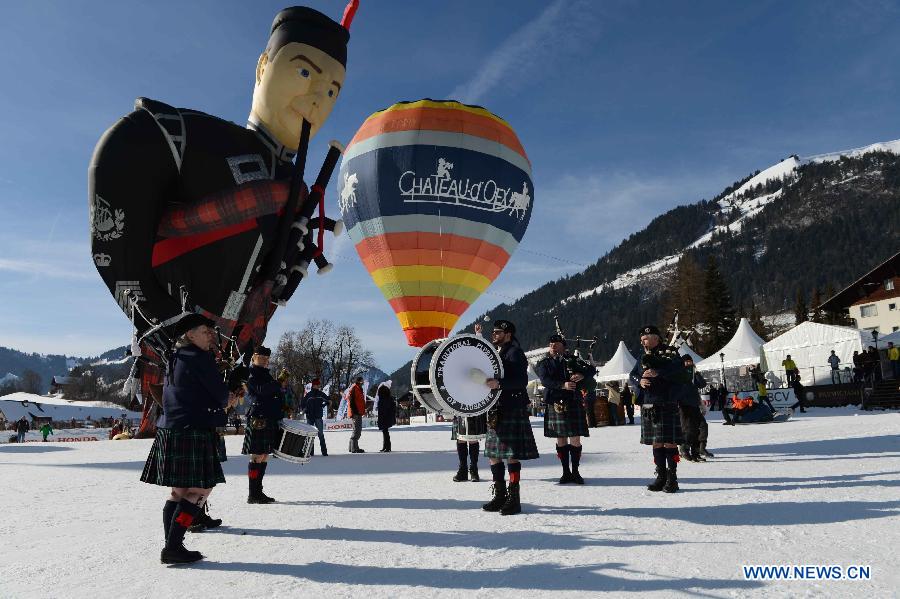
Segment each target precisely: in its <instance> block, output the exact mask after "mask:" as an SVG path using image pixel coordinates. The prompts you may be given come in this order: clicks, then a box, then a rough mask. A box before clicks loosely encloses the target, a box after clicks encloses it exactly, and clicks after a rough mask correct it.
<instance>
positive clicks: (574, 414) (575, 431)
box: [544, 394, 591, 439]
mask: <svg viewBox="0 0 900 599" xmlns="http://www.w3.org/2000/svg"><path fill="white" fill-rule="evenodd" d="M544 436H545V437H550V438H551V439H558V438H560V437H590V436H591V433H590V430H589V429H588V426H587V417H586V416H585V413H584V405H583V404H582V403H581V398H578V399H576V398H575V397H573V396H571V394H570V397H568V398H566V409H565V411H564V412H562V413H560V412H557V411H556V408H555V407H554V404H553V402H552V401H551V402H549V403H548V404H547V406H546V407H545V408H544Z"/></svg>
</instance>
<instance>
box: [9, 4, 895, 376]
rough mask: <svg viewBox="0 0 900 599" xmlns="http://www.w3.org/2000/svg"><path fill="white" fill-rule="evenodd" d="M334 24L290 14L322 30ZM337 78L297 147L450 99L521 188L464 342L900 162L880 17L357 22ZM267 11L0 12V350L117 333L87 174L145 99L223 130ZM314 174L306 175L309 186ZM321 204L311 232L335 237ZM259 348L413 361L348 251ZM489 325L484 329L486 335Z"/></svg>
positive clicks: (792, 7) (410, 17)
mask: <svg viewBox="0 0 900 599" xmlns="http://www.w3.org/2000/svg"><path fill="white" fill-rule="evenodd" d="M344 4H345V3H344V2H343V0H327V1H326V0H323V1H318V2H309V5H310V6H314V7H315V8H317V9H319V10H321V11H323V12H325V13H326V14H329V15H330V16H332V17H333V18H336V19H337V18H339V17H340V14H341V12H342V11H343V7H344ZM361 4H362V6H361V7H360V10H359V13H358V14H357V18H356V21H355V22H354V24H353V27H352V30H351V34H352V35H351V42H350V48H349V59H348V74H347V79H346V83H345V87H344V90H343V91H342V93H341V97H340V99H339V101H338V103H337V106H336V107H335V110H334V112H333V113H332V116H331V118H330V119H329V120H328V122H327V123H326V124H325V126H324V127H323V128H322V130H321V132H320V133H319V135H318V136H317V137H316V138H315V140H314V142H313V144H312V146H311V150H310V164H312V165H318V164H319V163H320V161H321V158H322V157H324V154H325V144H326V143H327V141H328V140H329V139H332V138H333V139H338V140H342V141H344V142H346V141H348V140H349V139H350V138H351V137H352V135H353V133H354V132H355V131H356V129H357V128H358V127H359V125H360V124H361V123H362V122H363V121H364V120H365V118H366V117H367V116H368V115H369V114H371V113H372V112H374V111H375V110H378V109H381V108H384V107H386V106H388V105H390V104H392V103H394V102H396V101H400V100H413V99H419V98H423V97H431V98H453V99H458V100H461V101H467V102H472V103H478V104H481V105H484V106H485V107H487V108H488V109H490V110H492V111H493V112H495V113H496V114H498V115H500V116H501V117H503V118H505V119H506V120H507V121H509V122H510V123H511V124H512V126H513V127H514V129H515V130H516V131H517V133H518V135H519V137H520V139H521V140H522V143H523V145H524V146H525V149H526V151H527V152H528V154H529V157H530V159H531V161H532V164H533V165H534V181H535V204H534V213H533V215H532V220H531V225H530V228H529V231H528V233H527V234H526V236H525V239H524V241H523V243H522V244H521V246H520V248H519V250H518V251H517V253H516V254H515V255H514V256H513V259H512V260H511V261H510V263H509V265H508V266H507V267H506V269H505V271H504V272H503V273H502V274H501V275H500V277H499V278H498V279H497V281H496V282H495V283H494V285H493V286H492V287H491V288H490V289H489V290H488V292H487V293H486V294H485V295H484V296H483V297H482V298H481V299H480V300H479V301H478V302H476V304H474V305H473V306H472V307H471V308H470V311H469V312H467V313H466V314H465V315H463V318H462V322H468V321H470V320H471V319H472V318H473V317H475V316H477V315H478V314H480V313H482V312H484V311H489V310H490V308H492V307H493V306H494V305H496V304H497V303H500V302H503V301H508V300H511V299H514V298H516V297H518V296H520V295H521V294H523V293H525V292H527V291H529V290H531V289H533V288H535V287H536V286H538V285H540V284H541V283H543V282H545V281H548V280H552V279H555V278H558V277H560V276H562V275H564V274H569V273H573V272H577V271H580V270H582V269H583V268H584V267H585V266H587V265H589V264H590V263H592V262H594V261H596V260H597V258H598V257H599V256H601V255H602V254H603V253H605V252H606V251H608V250H609V249H610V248H612V247H613V246H614V245H616V244H617V243H618V242H619V241H620V240H621V239H622V238H624V237H626V236H627V235H628V234H630V233H632V232H634V231H637V230H639V229H641V228H643V227H644V226H645V225H646V224H647V223H648V222H649V221H650V220H651V219H652V218H653V217H654V216H656V215H657V214H659V213H660V212H663V211H665V210H667V209H668V208H671V207H673V206H676V205H678V204H684V203H688V202H694V201H697V200H700V199H701V198H704V197H706V198H708V197H711V196H713V195H715V194H716V193H718V192H719V191H721V190H722V189H723V188H724V187H725V186H726V185H728V184H730V183H731V182H732V181H734V180H736V179H738V178H740V177H742V176H743V175H745V174H747V173H749V172H751V171H753V170H755V169H762V168H765V167H767V166H769V165H771V164H772V163H774V162H776V161H778V160H779V159H781V158H783V157H785V156H787V155H789V154H792V153H797V154H800V155H808V154H814V153H820V152H826V151H832V150H840V149H844V148H849V147H855V146H861V145H866V144H869V143H873V142H876V141H884V140H889V139H896V138H900V102H898V101H897V99H898V98H900V42H898V41H897V40H900V5H898V4H897V3H895V2H888V1H885V2H877V1H866V2H863V1H850V0H843V1H822V0H819V1H815V2H789V3H785V2H771V1H770V2H765V1H754V2H745V3H736V2H690V3H672V2H631V1H619V0H610V1H603V2H590V1H577V0H571V1H564V0H557V1H554V2H546V1H530V0H497V1H494V2H484V1H483V0H459V1H455V2H446V1H438V0H433V1H432V0H417V1H413V0H408V1H402V0H391V1H387V0H377V1H376V0H362V3H361ZM283 7H284V5H283V4H282V3H280V2H278V3H275V2H268V1H261V0H255V1H254V2H245V1H227V2H226V1H221V0H218V1H215V2H213V1H204V2H159V1H157V2H152V3H150V2H135V1H129V0H121V1H117V2H112V1H110V2H97V1H89V0H84V1H81V2H69V1H63V0H58V1H33V2H16V3H7V5H6V6H5V7H4V18H3V20H2V21H0V56H3V57H4V59H3V61H0V77H2V81H3V85H2V88H0V214H2V217H0V345H4V346H9V347H14V348H17V349H21V350H24V351H37V352H44V353H66V354H70V355H73V354H74V355H88V354H97V353H100V352H102V351H105V350H107V349H109V348H111V347H114V346H117V345H122V344H125V343H126V342H127V341H128V339H129V336H130V329H129V325H128V323H127V321H126V319H125V317H124V316H123V315H122V313H121V312H120V311H119V309H118V307H117V306H116V304H115V302H114V301H113V299H112V297H111V296H110V294H109V292H108V291H107V290H106V288H105V287H104V286H103V284H102V281H101V280H100V278H99V276H98V275H97V273H96V271H95V269H94V267H93V264H92V262H91V259H90V252H89V246H88V216H87V215H88V210H87V180H86V173H87V164H88V161H89V159H90V156H91V152H92V150H93V147H94V144H95V143H96V141H97V139H98V138H99V137H100V135H101V134H102V132H103V131H104V130H105V129H106V128H107V127H109V126H110V125H111V124H113V123H114V122H115V121H116V119H118V118H119V117H120V116H122V115H124V114H126V113H128V112H129V111H130V110H131V107H132V104H133V102H134V99H135V98H136V97H138V96H147V97H151V98H155V99H159V100H163V101H165V102H167V103H170V104H174V105H177V106H184V107H191V108H195V109H199V110H203V111H206V112H209V113H212V114H215V115H218V116H221V117H223V118H226V119H228V120H232V121H235V122H237V123H244V122H245V119H246V116H247V113H248V111H249V106H250V98H251V94H252V85H253V73H254V68H255V65H256V60H257V57H258V56H259V53H260V52H261V51H262V49H263V47H264V45H265V42H266V39H267V33H268V27H269V24H270V23H271V20H272V17H273V16H274V15H275V13H276V12H277V11H278V10H279V9H280V8H283ZM314 168H318V167H317V166H315V167H314ZM335 190H336V184H335V183H334V181H332V184H331V187H330V189H329V195H328V211H329V212H330V213H332V214H336V213H337V199H336V191H335ZM328 253H329V254H331V255H332V261H333V262H334V263H335V266H336V268H335V270H334V271H333V272H332V273H331V274H329V275H327V276H324V277H313V278H311V279H310V280H307V281H305V282H304V283H303V285H302V286H301V287H300V289H299V290H298V292H297V294H296V295H295V296H294V298H293V299H292V300H291V302H290V304H289V305H288V307H287V308H286V309H282V310H279V312H278V313H277V315H276V316H275V318H274V319H273V321H272V323H271V325H270V332H269V341H270V342H273V343H274V341H275V339H277V337H278V336H279V335H280V334H281V332H283V331H285V330H288V329H292V328H300V327H301V326H302V325H303V323H304V322H305V321H306V320H307V319H308V318H330V319H332V320H334V321H336V322H344V323H348V324H351V325H353V326H355V327H356V329H357V331H358V332H359V333H360V335H361V336H362V337H363V339H364V340H365V342H366V343H367V345H368V346H369V348H370V349H371V350H372V351H373V352H374V354H375V356H376V358H377V362H378V365H379V366H380V367H381V368H383V369H384V370H387V371H391V370H393V369H394V368H396V367H398V366H400V365H401V364H402V363H404V362H405V361H406V360H408V359H409V358H410V357H411V356H412V355H413V350H412V349H411V348H408V347H407V346H406V344H405V341H404V336H403V334H402V332H401V330H400V327H399V324H397V321H396V319H395V318H394V316H393V312H392V311H391V310H390V307H389V306H388V304H387V302H386V301H385V300H384V299H383V298H382V296H381V294H380V293H379V292H378V290H377V288H376V287H375V285H374V284H373V283H372V281H371V279H370V278H369V276H368V273H367V272H366V271H365V269H364V268H363V267H362V265H361V263H360V262H359V260H358V258H357V256H356V253H355V251H354V249H353V247H352V245H351V244H350V243H349V240H348V239H347V238H342V239H341V240H340V241H338V242H337V243H334V242H332V243H331V244H330V249H329V250H328ZM492 316H500V315H499V314H494V313H492Z"/></svg>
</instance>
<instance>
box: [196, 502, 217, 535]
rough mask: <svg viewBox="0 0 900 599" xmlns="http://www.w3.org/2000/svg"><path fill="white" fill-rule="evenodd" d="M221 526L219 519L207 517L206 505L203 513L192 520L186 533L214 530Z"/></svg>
mask: <svg viewBox="0 0 900 599" xmlns="http://www.w3.org/2000/svg"><path fill="white" fill-rule="evenodd" d="M221 525H222V519H221V518H211V517H210V516H209V512H208V511H207V508H206V505H204V506H203V511H202V512H200V515H199V516H197V517H196V518H194V522H193V523H192V524H191V525H190V526H189V527H188V531H190V532H203V531H204V530H206V529H208V528H216V527H218V526H221Z"/></svg>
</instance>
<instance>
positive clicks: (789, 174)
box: [560, 140, 900, 305]
mask: <svg viewBox="0 0 900 599" xmlns="http://www.w3.org/2000/svg"><path fill="white" fill-rule="evenodd" d="M871 152H890V153H892V154H897V155H900V140H894V141H887V142H879V143H874V144H871V145H868V146H864V147H861V148H853V149H850V150H843V151H839V152H830V153H827V154H817V155H815V156H809V157H806V158H799V157H798V156H797V155H792V156H789V157H787V158H785V159H784V160H781V161H780V162H778V163H776V164H774V165H772V166H770V167H769V168H767V169H765V170H763V171H760V172H759V173H757V174H756V175H754V176H753V177H751V178H750V179H748V180H747V181H746V182H744V183H743V184H742V185H741V186H740V187H738V188H737V189H736V190H734V191H733V192H731V193H729V194H727V195H725V196H723V197H722V198H721V199H720V200H719V201H718V205H719V209H718V210H717V212H716V214H715V222H714V224H713V225H712V226H710V228H709V230H708V231H707V232H706V233H704V234H703V235H701V236H700V237H699V238H697V240H696V241H694V242H692V243H690V244H689V245H687V246H686V247H685V250H687V249H693V248H697V247H700V246H702V245H705V244H708V243H710V242H711V241H712V239H713V237H714V235H716V234H717V233H718V234H721V233H724V232H726V231H730V232H736V231H739V230H740V229H741V227H742V226H743V225H744V224H745V223H746V222H747V221H748V220H750V219H752V218H753V217H755V216H756V215H758V214H759V213H760V212H762V211H763V210H764V209H765V208H766V206H768V205H769V204H771V203H772V202H774V201H776V200H777V199H779V198H780V197H782V195H783V193H784V188H783V187H782V188H780V189H777V190H775V191H772V192H769V193H757V190H761V191H764V190H765V188H766V186H767V185H769V184H771V183H773V182H780V181H783V182H784V184H785V185H789V184H790V183H791V182H792V181H795V180H796V178H797V176H798V175H797V171H798V168H799V167H800V166H802V165H804V164H809V163H823V162H832V161H837V160H840V159H841V158H842V157H849V158H855V157H859V156H863V155H865V154H868V153H871ZM855 178H856V177H850V178H847V179H845V180H843V181H839V182H836V184H840V183H847V182H849V181H851V180H853V179H855ZM763 249H764V248H763ZM682 254H683V251H682V252H677V253H675V254H671V255H667V256H665V257H663V258H660V259H657V260H654V261H652V262H649V263H647V264H644V265H642V266H639V267H637V268H632V269H629V270H628V271H626V272H623V273H621V274H619V275H618V276H616V277H615V278H613V279H611V280H608V281H606V282H604V283H602V284H601V285H598V286H596V287H593V288H590V289H586V290H584V291H582V292H580V293H577V294H574V295H571V296H569V297H567V298H566V299H564V300H562V301H561V302H560V304H561V305H565V304H566V303H568V302H570V301H572V300H577V299H584V298H586V297H589V296H591V295H595V294H598V293H600V292H602V291H604V290H606V289H622V288H624V287H628V286H630V285H633V284H635V283H637V282H638V281H643V282H646V281H647V278H648V276H649V277H651V278H652V277H653V275H656V276H662V275H663V274H665V273H668V272H669V270H670V269H672V268H674V266H675V264H677V262H678V260H679V259H680V258H681V256H682Z"/></svg>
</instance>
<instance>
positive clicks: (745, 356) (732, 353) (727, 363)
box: [697, 318, 780, 370]
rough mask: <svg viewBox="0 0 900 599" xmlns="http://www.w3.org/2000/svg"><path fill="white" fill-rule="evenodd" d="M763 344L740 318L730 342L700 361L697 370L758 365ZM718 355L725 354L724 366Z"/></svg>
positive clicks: (745, 321)
mask: <svg viewBox="0 0 900 599" xmlns="http://www.w3.org/2000/svg"><path fill="white" fill-rule="evenodd" d="M763 343H765V341H763V338H762V337H760V336H759V335H757V334H756V332H755V331H754V330H753V327H751V326H750V322H749V321H748V320H747V319H746V318H742V319H741V322H740V323H739V324H738V327H737V331H735V333H734V337H732V338H731V341H729V342H728V343H726V344H725V347H723V348H722V349H720V350H719V351H717V352H715V353H714V354H713V355H711V356H710V357H708V358H706V359H705V360H701V361H700V362H699V363H698V364H697V370H718V369H719V368H721V367H722V366H723V365H724V367H725V368H734V367H737V366H748V365H750V364H759V359H760V348H761V347H762V344H763ZM719 354H725V357H724V364H723V358H722V357H721V356H719ZM779 363H780V362H779Z"/></svg>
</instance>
